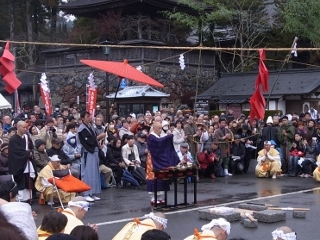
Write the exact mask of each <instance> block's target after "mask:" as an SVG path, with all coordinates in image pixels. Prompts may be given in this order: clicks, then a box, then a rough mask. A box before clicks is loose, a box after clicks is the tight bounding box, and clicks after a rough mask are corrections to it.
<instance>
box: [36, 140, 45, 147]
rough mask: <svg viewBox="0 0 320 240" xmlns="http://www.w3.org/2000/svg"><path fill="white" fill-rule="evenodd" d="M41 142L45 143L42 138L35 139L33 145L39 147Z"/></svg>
mask: <svg viewBox="0 0 320 240" xmlns="http://www.w3.org/2000/svg"><path fill="white" fill-rule="evenodd" d="M42 144H44V145H46V143H45V142H44V141H43V140H42V139H37V140H36V141H35V142H34V146H35V147H36V148H38V147H40V146H41V145H42Z"/></svg>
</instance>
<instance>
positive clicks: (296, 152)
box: [289, 133, 304, 177]
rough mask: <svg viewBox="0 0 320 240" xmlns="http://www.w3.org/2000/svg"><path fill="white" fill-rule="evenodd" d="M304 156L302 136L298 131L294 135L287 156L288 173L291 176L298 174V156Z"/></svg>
mask: <svg viewBox="0 0 320 240" xmlns="http://www.w3.org/2000/svg"><path fill="white" fill-rule="evenodd" d="M303 156H304V148H303V143H302V136H301V134H300V133H296V134H295V135H294V142H293V143H292V147H291V149H290V157H289V174H290V176H291V177H295V176H297V174H298V166H299V165H298V161H299V159H300V157H303Z"/></svg>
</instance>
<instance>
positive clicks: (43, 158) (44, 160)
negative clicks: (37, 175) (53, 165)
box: [33, 150, 50, 172]
mask: <svg viewBox="0 0 320 240" xmlns="http://www.w3.org/2000/svg"><path fill="white" fill-rule="evenodd" d="M33 156H34V163H35V165H36V171H37V172H40V171H41V169H42V168H44V167H45V166H47V164H48V162H49V161H50V158H49V156H48V155H47V153H46V152H40V151H38V150H34V152H33Z"/></svg>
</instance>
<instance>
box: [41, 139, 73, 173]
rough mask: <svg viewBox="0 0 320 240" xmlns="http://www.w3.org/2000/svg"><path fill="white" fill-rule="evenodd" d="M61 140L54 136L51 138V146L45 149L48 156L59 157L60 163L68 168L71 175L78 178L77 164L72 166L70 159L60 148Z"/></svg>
mask: <svg viewBox="0 0 320 240" xmlns="http://www.w3.org/2000/svg"><path fill="white" fill-rule="evenodd" d="M62 144H63V141H62V139H61V138H54V139H52V140H51V148H50V149H48V150H47V154H48V156H49V157H51V156H53V155H57V156H58V157H59V159H61V164H62V165H64V166H66V167H67V168H69V169H70V171H71V174H72V176H74V177H76V178H79V171H78V170H77V166H76V165H75V166H73V167H72V161H71V159H70V158H69V157H68V155H67V154H65V152H64V151H63V150H62Z"/></svg>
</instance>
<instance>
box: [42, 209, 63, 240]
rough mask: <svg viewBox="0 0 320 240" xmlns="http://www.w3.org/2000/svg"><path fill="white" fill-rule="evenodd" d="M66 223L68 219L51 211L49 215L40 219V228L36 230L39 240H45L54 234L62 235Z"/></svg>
mask: <svg viewBox="0 0 320 240" xmlns="http://www.w3.org/2000/svg"><path fill="white" fill-rule="evenodd" d="M67 222H68V218H67V217H66V216H65V215H64V214H62V213H60V212H57V211H51V212H50V213H48V214H46V215H45V216H44V217H43V219H42V222H41V225H40V227H39V228H38V237H39V240H45V239H47V238H48V237H49V236H51V235H52V234H55V233H63V231H64V228H65V227H66V225H67Z"/></svg>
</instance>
